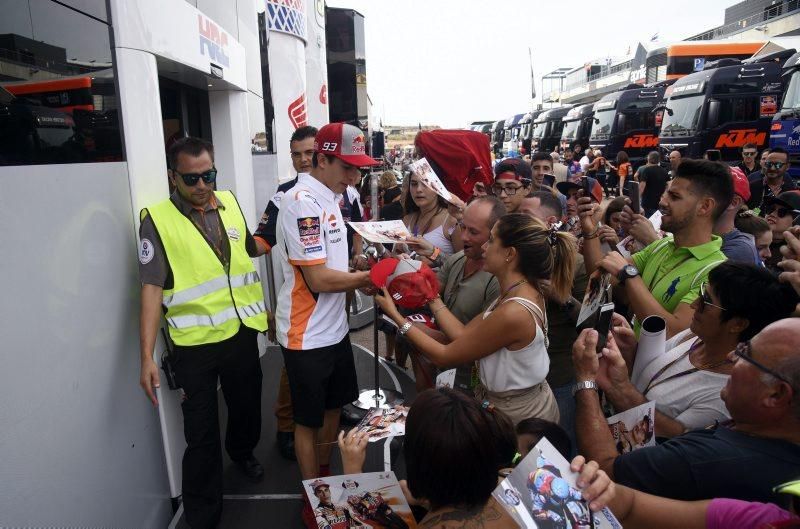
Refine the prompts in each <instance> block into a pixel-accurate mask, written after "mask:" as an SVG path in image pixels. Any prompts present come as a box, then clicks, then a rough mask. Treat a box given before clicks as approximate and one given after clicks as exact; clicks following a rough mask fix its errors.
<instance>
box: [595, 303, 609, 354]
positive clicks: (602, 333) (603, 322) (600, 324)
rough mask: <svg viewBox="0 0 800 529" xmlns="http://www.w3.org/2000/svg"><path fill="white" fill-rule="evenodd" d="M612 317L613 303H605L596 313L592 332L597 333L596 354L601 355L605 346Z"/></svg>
mask: <svg viewBox="0 0 800 529" xmlns="http://www.w3.org/2000/svg"><path fill="white" fill-rule="evenodd" d="M613 315H614V304H613V303H605V304H603V305H601V306H600V308H599V309H598V311H597V319H596V320H595V323H594V330H596V331H597V354H600V353H602V352H603V348H604V347H605V346H606V341H607V340H608V333H609V332H611V316H613Z"/></svg>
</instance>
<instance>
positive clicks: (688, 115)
mask: <svg viewBox="0 0 800 529" xmlns="http://www.w3.org/2000/svg"><path fill="white" fill-rule="evenodd" d="M703 101H705V96H703V95H696V96H689V97H682V98H680V99H670V100H669V101H667V108H669V110H671V111H672V112H670V111H667V112H665V113H664V121H663V123H662V124H661V133H662V134H663V135H665V136H689V135H691V134H693V133H694V132H695V131H696V130H697V125H698V124H699V122H700V110H702V108H703Z"/></svg>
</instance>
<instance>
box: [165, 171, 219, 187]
mask: <svg viewBox="0 0 800 529" xmlns="http://www.w3.org/2000/svg"><path fill="white" fill-rule="evenodd" d="M172 172H173V173H175V174H176V175H178V176H180V177H181V178H182V179H183V183H184V184H186V185H187V186H189V187H194V186H196V185H197V182H199V181H200V179H201V178H202V179H203V182H205V183H206V184H213V183H214V182H215V181H216V180H217V168H216V167H212V168H211V169H209V170H208V171H206V172H205V173H179V172H178V171H176V170H174V169H173V171H172Z"/></svg>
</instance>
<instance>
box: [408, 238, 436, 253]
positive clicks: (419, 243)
mask: <svg viewBox="0 0 800 529" xmlns="http://www.w3.org/2000/svg"><path fill="white" fill-rule="evenodd" d="M406 244H408V245H409V246H414V249H415V251H416V252H417V255H421V256H422V257H430V256H431V255H433V250H434V246H433V244H432V243H431V242H429V241H428V240H427V239H425V238H424V237H406Z"/></svg>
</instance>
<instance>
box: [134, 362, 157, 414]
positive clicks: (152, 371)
mask: <svg viewBox="0 0 800 529" xmlns="http://www.w3.org/2000/svg"><path fill="white" fill-rule="evenodd" d="M139 385H140V386H142V389H143V390H144V393H145V395H147V398H148V399H150V402H152V403H153V407H156V406H158V398H157V397H156V388H159V387H161V382H160V381H159V376H158V366H157V365H156V363H155V362H154V361H153V359H152V358H147V359H146V360H144V361H143V362H142V371H141V374H140V375H139Z"/></svg>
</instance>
